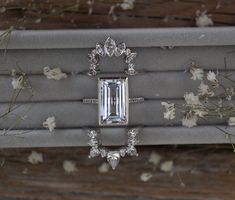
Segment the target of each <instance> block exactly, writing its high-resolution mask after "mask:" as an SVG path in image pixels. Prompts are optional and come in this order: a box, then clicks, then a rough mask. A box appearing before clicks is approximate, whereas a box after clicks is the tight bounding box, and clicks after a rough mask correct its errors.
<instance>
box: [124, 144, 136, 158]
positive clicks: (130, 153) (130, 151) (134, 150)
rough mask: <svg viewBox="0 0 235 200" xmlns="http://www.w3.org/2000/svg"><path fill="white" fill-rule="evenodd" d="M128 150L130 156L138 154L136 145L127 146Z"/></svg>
mask: <svg viewBox="0 0 235 200" xmlns="http://www.w3.org/2000/svg"><path fill="white" fill-rule="evenodd" d="M126 152H127V154H128V155H130V156H138V153H137V150H136V148H135V147H134V146H132V145H131V146H128V147H127V151H126Z"/></svg>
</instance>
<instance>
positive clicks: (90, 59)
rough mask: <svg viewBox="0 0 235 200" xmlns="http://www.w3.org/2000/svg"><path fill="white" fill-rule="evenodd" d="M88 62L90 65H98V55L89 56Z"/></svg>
mask: <svg viewBox="0 0 235 200" xmlns="http://www.w3.org/2000/svg"><path fill="white" fill-rule="evenodd" d="M88 61H89V62H90V63H93V64H96V63H98V58H97V57H96V55H94V54H92V53H91V54H88Z"/></svg>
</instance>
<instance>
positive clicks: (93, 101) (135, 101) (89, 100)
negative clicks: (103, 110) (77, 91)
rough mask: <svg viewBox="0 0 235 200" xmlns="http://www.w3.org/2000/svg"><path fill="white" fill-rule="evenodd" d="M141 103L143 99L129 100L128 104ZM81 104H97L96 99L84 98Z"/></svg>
mask: <svg viewBox="0 0 235 200" xmlns="http://www.w3.org/2000/svg"><path fill="white" fill-rule="evenodd" d="M143 102H144V97H134V98H129V103H143ZM82 103H85V104H98V99H95V98H85V99H82Z"/></svg>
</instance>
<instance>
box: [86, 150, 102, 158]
mask: <svg viewBox="0 0 235 200" xmlns="http://www.w3.org/2000/svg"><path fill="white" fill-rule="evenodd" d="M99 154H100V152H99V150H98V149H97V148H91V149H90V154H89V156H88V157H89V158H94V157H96V156H98V155H99Z"/></svg>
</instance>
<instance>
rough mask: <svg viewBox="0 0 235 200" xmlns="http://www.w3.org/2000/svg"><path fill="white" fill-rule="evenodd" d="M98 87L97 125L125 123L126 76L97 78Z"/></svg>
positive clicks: (126, 100)
mask: <svg viewBox="0 0 235 200" xmlns="http://www.w3.org/2000/svg"><path fill="white" fill-rule="evenodd" d="M98 87H99V88H98V91H99V94H98V102H99V104H98V107H99V108H98V110H99V125H101V126H105V125H106V126H108V125H111V126H112V125H127V123H128V115H129V109H128V105H129V95H128V78H127V77H120V78H99V84H98Z"/></svg>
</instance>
